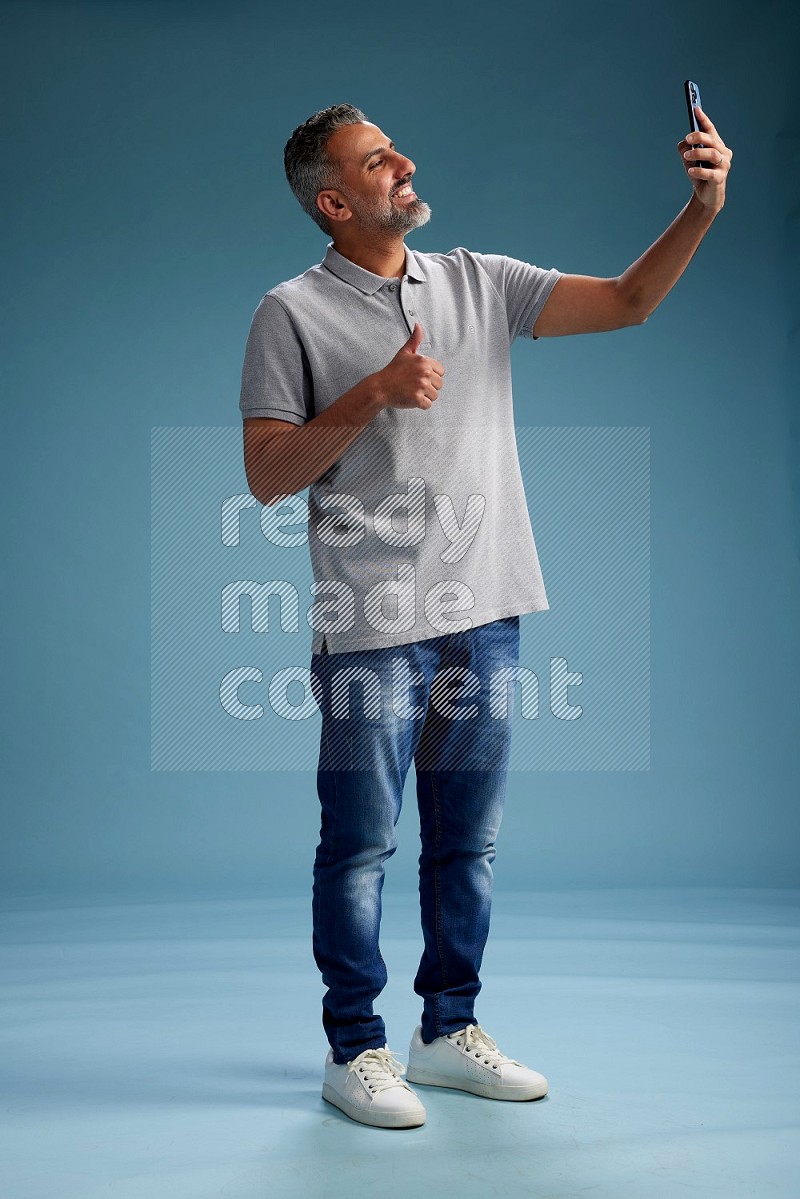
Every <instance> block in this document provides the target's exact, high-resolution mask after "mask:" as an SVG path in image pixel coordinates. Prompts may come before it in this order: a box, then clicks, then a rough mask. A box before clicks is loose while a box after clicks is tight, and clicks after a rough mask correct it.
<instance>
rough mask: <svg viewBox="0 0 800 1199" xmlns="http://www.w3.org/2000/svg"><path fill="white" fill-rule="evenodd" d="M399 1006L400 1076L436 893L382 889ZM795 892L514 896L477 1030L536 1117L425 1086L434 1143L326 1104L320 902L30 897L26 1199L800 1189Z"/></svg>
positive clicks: (11, 955)
mask: <svg viewBox="0 0 800 1199" xmlns="http://www.w3.org/2000/svg"><path fill="white" fill-rule="evenodd" d="M384 899H385V912H384V924H383V929H384V934H383V938H382V951H383V955H384V957H385V959H386V961H387V965H388V967H389V972H390V981H389V985H388V986H387V988H386V990H385V991H384V994H383V996H382V997H381V1001H380V1003H379V1004H378V1005H377V1006H378V1008H379V1010H380V1011H381V1012H382V1014H383V1015H384V1017H385V1019H386V1023H387V1028H388V1041H389V1045H390V1047H391V1048H392V1049H393V1050H394V1051H395V1052H396V1053H397V1054H398V1056H400V1057H401V1060H403V1061H405V1060H406V1057H407V1051H408V1039H409V1036H410V1034H411V1031H412V1029H413V1027H414V1025H415V1024H416V1022H417V1020H418V1017H419V1000H418V998H417V997H416V996H415V995H414V993H413V991H412V987H411V980H412V979H413V976H414V972H415V970H416V966H417V962H418V960H419V955H420V952H421V940H420V933H419V924H418V914H417V907H416V903H417V901H416V898H415V896H413V895H403V894H391V893H389V892H388V890H387V892H385V895H384ZM799 915H800V893H797V892H787V891H751V890H726V891H722V890H665V889H652V890H638V891H632V890H626V891H623V890H618V891H593V892H590V891H584V892H558V893H557V892H540V893H533V892H530V893H524V894H508V893H505V894H502V893H498V894H496V898H495V904H494V912H493V920H492V933H491V937H490V941H489V945H488V947H487V951H486V955H485V958H484V964H483V971H482V975H483V980H484V987H483V992H482V993H481V995H480V997H479V1000H478V1008H477V1012H476V1015H477V1018H478V1020H479V1021H480V1022H481V1024H482V1025H483V1026H484V1027H485V1028H486V1030H487V1031H488V1032H489V1033H490V1034H491V1035H492V1036H494V1037H495V1039H496V1040H497V1042H498V1045H499V1047H500V1048H501V1049H502V1050H503V1051H504V1052H505V1053H508V1054H509V1055H511V1056H512V1057H517V1058H519V1059H520V1060H521V1061H524V1062H526V1063H527V1064H528V1065H531V1066H533V1067H534V1068H535V1069H538V1070H541V1071H542V1073H544V1074H546V1075H547V1077H548V1078H549V1080H550V1088H551V1089H550V1094H549V1096H548V1097H547V1098H546V1099H543V1100H539V1101H537V1102H533V1103H500V1102H496V1101H491V1100H485V1099H480V1098H478V1097H476V1096H472V1095H467V1094H463V1093H460V1092H457V1091H447V1090H440V1089H437V1088H425V1087H419V1088H418V1093H419V1094H420V1096H421V1098H422V1100H423V1102H424V1103H425V1105H426V1107H427V1110H428V1120H427V1123H426V1124H425V1125H424V1126H423V1127H422V1128H418V1129H411V1130H405V1131H402V1130H398V1131H387V1130H382V1129H372V1128H367V1127H364V1126H361V1125H358V1124H355V1123H353V1122H352V1121H350V1120H348V1119H347V1117H345V1116H343V1115H341V1114H340V1113H339V1112H338V1111H337V1110H336V1109H334V1108H332V1107H331V1106H330V1105H329V1104H327V1103H325V1102H324V1101H323V1099H322V1098H321V1096H320V1086H321V1078H322V1065H323V1061H324V1056H325V1051H326V1049H327V1043H326V1041H325V1039H324V1034H323V1032H322V1027H321V1024H320V1019H319V1003H320V997H321V994H322V987H321V983H320V981H319V979H318V976H317V973H316V967H315V966H314V963H313V959H312V957H311V942H310V896H309V897H308V898H307V899H306V898H301V899H284V900H275V899H272V900H269V899H264V900H258V901H256V900H227V901H220V902H183V903H157V904H156V903H153V904H147V903H143V904H128V905H121V904H116V905H113V904H112V905H106V906H83V907H80V906H73V907H67V906H64V907H61V908H53V907H50V908H47V907H45V906H44V901H41V900H40V901H39V902H38V904H37V903H35V902H32V901H27V902H23V901H22V900H20V901H18V902H16V903H14V904H12V905H9V906H7V908H6V911H5V914H4V915H3V916H2V919H1V920H0V930H1V932H2V954H3V972H2V1001H3V1003H2V1028H1V1029H0V1035H1V1041H0V1049H1V1050H2V1060H3V1082H2V1087H3V1093H2V1096H0V1099H1V1100H2V1109H3V1116H4V1120H3V1134H2V1135H3V1146H2V1156H1V1158H0V1166H1V1167H2V1177H3V1180H4V1181H3V1183H2V1188H1V1189H2V1194H3V1195H4V1196H7V1197H8V1199H45V1197H46V1199H56V1197H57V1199H100V1197H101V1196H102V1197H104V1199H107V1197H108V1196H119V1197H121V1199H206V1197H208V1199H211V1197H212V1196H213V1197H215V1199H256V1197H259V1199H262V1197H266V1196H273V1197H278V1199H283V1197H286V1199H294V1197H295V1196H296V1197H297V1199H301V1197H302V1199H316V1197H317V1196H320V1197H322V1196H331V1197H333V1196H340V1195H341V1196H345V1195H347V1196H349V1197H352V1196H355V1195H372V1194H381V1195H386V1196H389V1197H394V1196H417V1195H418V1196H420V1199H422V1197H423V1196H424V1195H426V1194H427V1193H428V1191H429V1190H430V1189H431V1188H435V1187H441V1188H446V1189H447V1190H448V1191H450V1192H451V1193H452V1194H453V1195H458V1196H459V1199H461V1197H463V1196H473V1195H474V1196H495V1195H503V1196H509V1195H525V1196H528V1195H529V1196H537V1197H541V1199H545V1197H547V1199H572V1197H573V1196H575V1197H577V1196H592V1197H593V1199H612V1197H613V1199H625V1197H628V1196H630V1197H631V1199H651V1197H653V1199H655V1197H658V1199H661V1197H663V1199H675V1197H676V1196H679V1195H683V1194H694V1195H698V1196H700V1197H702V1199H710V1197H712V1196H717V1195H719V1196H725V1197H726V1199H733V1197H736V1196H743V1197H744V1196H747V1197H748V1199H754V1197H755V1199H769V1197H772V1196H775V1197H777V1196H786V1197H787V1199H788V1197H789V1196H791V1197H792V1199H796V1196H797V1195H798V1193H800V1181H798V1180H799V1179H800V1144H799V1143H798V1142H799V1141H800V1138H799V1137H798V1117H800V1106H799V1105H798V1094H799V1092H800V1084H799V1082H798V1036H797V1026H798V1021H797V1015H798V999H799V998H800V997H799V996H798V974H800V957H798V952H797V949H798V916H799Z"/></svg>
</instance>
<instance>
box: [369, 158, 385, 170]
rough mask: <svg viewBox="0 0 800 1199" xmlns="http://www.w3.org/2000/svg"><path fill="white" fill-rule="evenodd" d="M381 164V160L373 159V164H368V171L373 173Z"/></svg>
mask: <svg viewBox="0 0 800 1199" xmlns="http://www.w3.org/2000/svg"><path fill="white" fill-rule="evenodd" d="M382 164H383V159H382V158H377V159H375V161H374V162H371V163H370V167H369V169H370V170H371V171H374V170H375V167H379V166H381V165H382Z"/></svg>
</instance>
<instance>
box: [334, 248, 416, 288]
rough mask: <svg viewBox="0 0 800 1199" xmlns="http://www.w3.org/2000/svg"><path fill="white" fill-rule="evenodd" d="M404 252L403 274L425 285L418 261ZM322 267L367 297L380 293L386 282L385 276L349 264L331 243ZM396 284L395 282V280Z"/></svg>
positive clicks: (407, 249)
mask: <svg viewBox="0 0 800 1199" xmlns="http://www.w3.org/2000/svg"><path fill="white" fill-rule="evenodd" d="M405 250H406V269H405V274H406V275H408V277H409V279H414V280H415V281H416V282H417V283H425V282H426V279H425V275H424V272H423V270H422V266H421V265H420V262H419V260H418V259H417V257H416V255H415V254H414V253H413V251H411V250H409V248H408V246H406V248H405ZM322 265H323V266H324V267H327V269H328V270H329V271H332V272H333V274H334V275H337V276H338V277H339V278H340V279H343V280H344V282H345V283H351V284H352V285H353V287H357V288H358V290H359V291H363V292H364V293H365V294H366V295H368V296H373V295H374V294H375V292H376V291H380V289H381V288H382V287H383V285H384V283H387V282H388V280H387V278H386V276H385V275H373V273H372V271H368V270H365V269H364V267H363V266H357V264H356V263H355V262H351V261H350V259H349V258H345V256H344V254H340V253H339V251H338V250H336V249H334V246H333V242H330V243H329V245H328V250H327V253H326V254H325V257H324V259H323V260H322ZM395 282H397V280H395Z"/></svg>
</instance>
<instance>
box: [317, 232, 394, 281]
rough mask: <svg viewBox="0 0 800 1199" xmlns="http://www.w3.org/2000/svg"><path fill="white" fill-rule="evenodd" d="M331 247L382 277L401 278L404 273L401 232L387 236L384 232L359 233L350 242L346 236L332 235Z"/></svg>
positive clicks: (366, 269) (357, 264)
mask: <svg viewBox="0 0 800 1199" xmlns="http://www.w3.org/2000/svg"><path fill="white" fill-rule="evenodd" d="M333 248H334V250H338V252H339V253H340V254H341V255H342V257H343V258H349V259H350V261H351V262H354V263H355V264H356V266H360V267H363V268H364V270H365V271H371V272H372V274H373V275H381V276H382V278H384V279H402V277H403V275H404V274H405V269H406V247H405V244H404V242H403V237H402V234H398V235H395V236H394V237H391V238H387V237H386V235H385V234H384V235H382V236H381V235H379V234H375V235H373V236H372V237H370V235H369V234H364V233H361V234H359V237H358V241H352V242H351V241H350V240H349V239H348V238H346V237H341V238H336V237H334V239H333Z"/></svg>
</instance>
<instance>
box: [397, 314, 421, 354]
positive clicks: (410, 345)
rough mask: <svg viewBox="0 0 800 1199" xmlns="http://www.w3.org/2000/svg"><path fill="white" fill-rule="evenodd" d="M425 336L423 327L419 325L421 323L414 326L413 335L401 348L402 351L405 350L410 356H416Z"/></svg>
mask: <svg viewBox="0 0 800 1199" xmlns="http://www.w3.org/2000/svg"><path fill="white" fill-rule="evenodd" d="M423 336H424V331H423V328H422V325H421V324H420V323H419V321H417V323H416V324H415V325H414V332H413V333H412V334H411V336H410V337H409V339H408V341H407V342H406V344H405V345H404V346H401V349H403V350H405V351H406V352H407V353H409V354H416V352H417V349H418V348H419V344H420V342H421V341H422V338H423Z"/></svg>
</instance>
